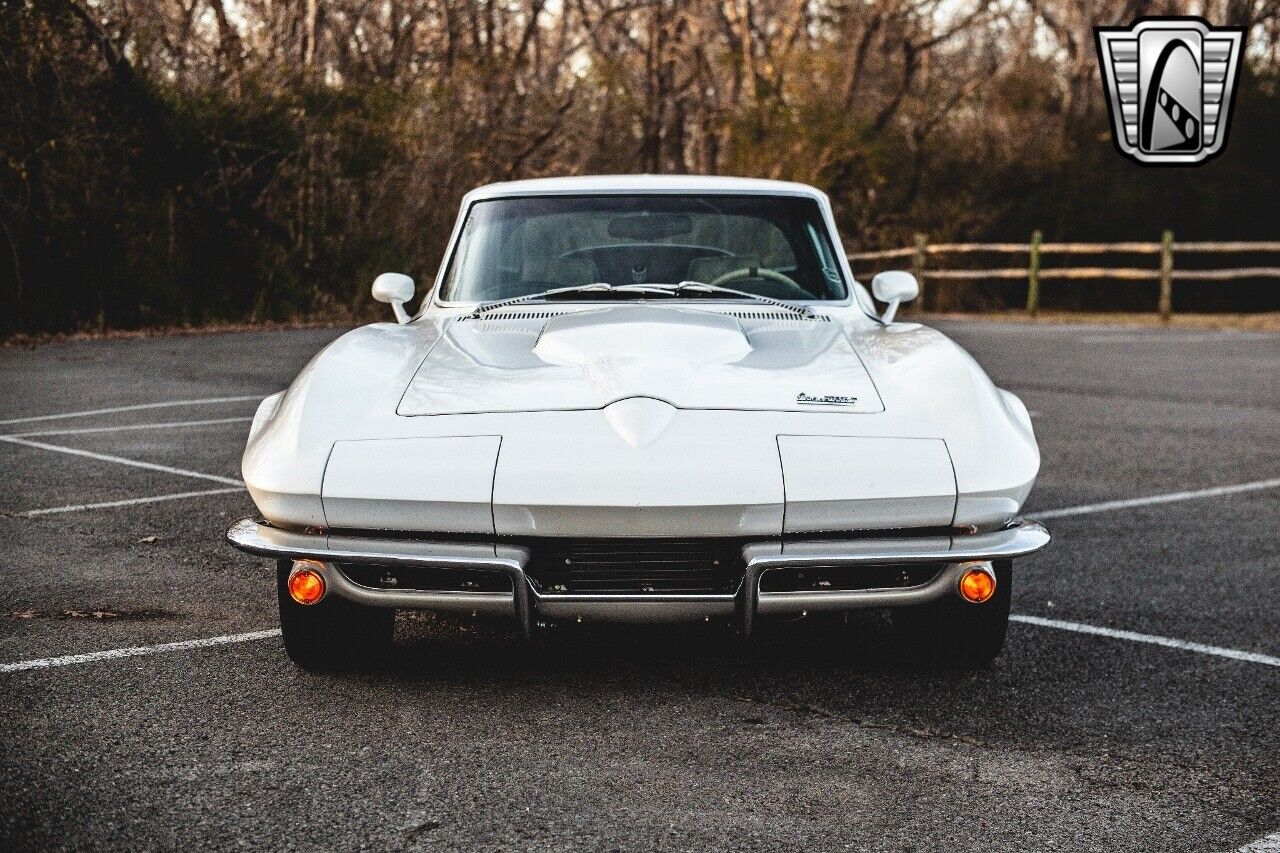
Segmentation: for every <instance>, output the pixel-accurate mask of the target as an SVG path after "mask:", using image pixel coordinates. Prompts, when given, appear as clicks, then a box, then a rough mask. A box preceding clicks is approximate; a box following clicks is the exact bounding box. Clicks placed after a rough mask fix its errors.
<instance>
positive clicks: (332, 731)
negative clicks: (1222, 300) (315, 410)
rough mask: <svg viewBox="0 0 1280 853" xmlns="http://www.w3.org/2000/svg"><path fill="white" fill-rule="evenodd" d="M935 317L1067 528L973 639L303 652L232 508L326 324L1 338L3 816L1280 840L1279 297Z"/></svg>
mask: <svg viewBox="0 0 1280 853" xmlns="http://www.w3.org/2000/svg"><path fill="white" fill-rule="evenodd" d="M941 325H943V326H944V328H945V330H946V331H948V332H950V333H951V334H953V335H954V336H955V337H957V338H958V339H960V340H961V341H962V342H963V343H964V344H965V345H966V346H968V347H969V349H970V351H971V352H973V353H974V354H975V355H976V356H977V357H978V359H979V360H980V361H981V362H982V363H983V364H984V365H985V366H986V367H987V369H988V371H989V372H990V373H991V374H992V376H993V377H994V378H995V379H996V380H997V382H998V383H1000V384H1002V385H1004V386H1005V387H1009V388H1012V389H1013V390H1015V391H1016V392H1018V393H1019V394H1020V395H1021V396H1022V397H1023V399H1024V400H1025V401H1026V402H1027V405H1028V407H1029V408H1030V409H1031V411H1032V412H1033V416H1034V419H1035V424H1036V428H1037V431H1038V434H1039V438H1040V442H1041V449H1042V451H1043V455H1044V464H1043V470H1042V473H1041V477H1040V481H1039V484H1038V486H1037V489H1036V491H1035V493H1034V494H1033V495H1032V498H1031V501H1030V504H1029V506H1028V511H1029V512H1028V514H1030V515H1033V516H1035V515H1037V514H1039V515H1040V516H1041V517H1043V518H1044V520H1045V522H1046V524H1048V525H1049V526H1050V528H1051V530H1052V531H1053V532H1054V535H1055V541H1054V543H1053V545H1052V546H1051V547H1050V549H1048V550H1047V551H1045V552H1043V553H1042V554H1040V555H1037V556H1036V557H1034V558H1030V559H1027V560H1025V561H1021V562H1019V563H1018V564H1016V566H1015V585H1016V586H1015V591H1014V611H1015V613H1016V614H1018V616H1019V617H1020V618H1021V619H1022V620H1023V621H1019V622H1016V623H1015V624H1014V625H1012V626H1011V628H1010V637H1009V642H1008V645H1007V646H1006V650H1005V653H1004V654H1003V655H1002V656H1001V658H999V659H998V661H997V662H996V664H995V665H994V666H993V667H992V668H990V669H988V670H984V671H980V672H976V673H948V672H922V671H917V670H915V669H912V668H910V667H908V666H905V665H903V664H901V663H898V662H896V661H895V658H894V654H893V650H892V648H891V647H890V645H891V644H890V643H889V639H888V635H887V630H886V625H885V622H884V620H883V619H882V618H878V617H877V616H876V615H874V614H869V615H866V616H860V617H859V618H857V619H855V620H853V621H852V622H851V624H849V625H844V624H839V623H817V624H812V623H804V622H801V623H798V624H795V625H791V626H786V627H784V628H781V629H779V630H776V631H774V632H772V633H770V634H768V635H767V636H766V637H764V638H762V639H761V641H760V642H759V643H758V644H756V645H755V646H754V647H752V648H749V649H743V648H742V647H741V646H740V645H739V644H738V643H737V642H735V640H734V638H733V637H732V636H730V635H729V634H728V633H727V632H724V631H719V630H711V629H707V628H697V629H690V630H671V629H668V628H661V629H627V630H622V629H612V630H603V629H582V630H579V629H573V630H569V631H567V632H561V633H557V634H556V635H555V636H554V637H551V638H549V639H548V640H547V642H545V643H542V644H539V645H537V646H535V647H532V648H530V647H524V646H521V645H520V644H518V643H517V642H516V640H515V638H514V637H513V636H512V635H511V634H509V633H507V632H506V631H504V630H503V629H502V627H501V626H493V625H488V624H482V625H473V624H470V623H468V622H466V621H449V620H444V619H435V618H431V617H429V616H418V617H416V618H406V617H402V618H401V620H400V622H399V624H398V625H397V641H396V649H395V657H394V659H393V660H392V661H390V662H389V663H388V665H387V667H386V668H385V669H381V670H377V671H370V672H366V673H361V674H353V675H309V674H306V673H303V672H301V671H299V670H297V669H295V668H294V667H293V665H292V664H291V663H290V662H289V661H288V659H287V658H286V657H285V655H284V652H283V650H282V648H281V647H280V641H279V638H278V637H277V636H275V635H273V634H269V633H267V634H264V633H262V632H266V631H269V630H270V629H273V628H274V627H275V625H276V613H275V603H274V596H275V592H274V578H273V574H272V571H271V568H270V567H269V566H268V565H267V563H266V562H265V561H262V560H257V559H254V558H251V557H248V556H245V555H243V554H240V553H238V552H235V551H233V550H232V549H230V548H229V547H227V546H226V545H224V544H223V542H222V532H223V530H224V529H225V527H226V526H227V524H228V523H229V522H230V521H232V520H233V519H234V518H236V517H239V516H242V515H248V514H251V513H252V505H251V503H250V501H249V499H248V497H247V496H246V495H245V493H244V492H243V491H241V490H239V488H238V486H237V485H236V478H237V477H238V469H239V454H240V450H241V448H242V446H243V441H244V436H245V433H246V432H247V429H248V419H249V417H250V416H251V415H252V413H253V410H254V407H255V401H256V400H257V399H258V398H261V397H262V396H265V395H266V394H268V393H271V392H274V391H276V390H278V389H280V388H282V387H283V386H284V384H285V383H286V382H287V381H288V380H289V379H290V378H292V376H293V375H294V374H295V373H296V372H297V370H298V369H299V368H300V367H301V366H302V365H303V364H304V363H305V362H306V361H307V359H308V358H310V356H311V355H312V354H313V353H314V352H315V351H316V350H317V349H318V348H319V347H320V346H321V345H322V344H324V343H325V342H327V341H328V340H331V339H332V338H333V337H335V336H336V335H337V334H338V332H337V331H326V330H303V331H288V332H270V333H237V334H226V335H208V336H194V337H170V338H150V339H142V340H117V341H83V342H71V343H62V344H51V345H47V346H42V347H40V348H37V349H35V350H30V351H29V350H21V349H4V350H0V401H3V402H0V435H8V436H14V435H17V436H18V437H17V438H16V439H15V438H8V439H4V440H0V538H2V539H3V542H4V543H5V547H4V548H3V551H0V577H3V593H2V596H3V601H4V606H3V607H0V848H3V849H6V850H13V849H37V848H69V849H90V848H92V849H102V848H119V849H142V848H176V847H186V848H201V849H203V848H209V849H231V848H240V847H249V848H257V849H287V848H298V849H321V848H328V849H356V848H373V849H386V848H428V849H431V848H437V849H448V848H457V847H465V848H468V849H472V848H474V849H510V848H517V849H619V850H634V849H691V850H709V849H723V850H730V849H731V850H742V849H769V850H775V849H801V848H804V849H855V850H904V851H905V850H934V849H951V850H1004V849H1009V850H1047V849H1062V850H1109V851H1112V850H1133V851H1152V850H1161V851H1164V850H1168V851H1175V850H1187V851H1211V850H1223V851H1225V850H1236V849H1240V848H1242V847H1243V848H1245V849H1249V850H1257V851H1262V850H1270V851H1276V850H1280V725H1278V723H1280V594H1278V593H1277V575H1278V574H1280V535H1277V528H1280V336H1274V335H1270V336H1269V335H1262V334H1249V333H1239V332H1219V331H1194V330H1166V329H1146V328H1144V329H1134V328H1122V327H1093V326H1074V327H1067V326H1023V325H1019V324H1004V323H985V322H983V323H966V324H956V323H950V324H941ZM171 404H172V405H171ZM86 412H90V413H88V414H85V413H86ZM155 424H171V425H170V426H148V425H155ZM36 433H39V434H36ZM189 493H199V494H189ZM175 494H182V495H184V496H182V497H176V498H173V497H170V496H172V495H175ZM152 498H161V499H159V500H152ZM210 638H222V639H215V640H212V641H210V643H203V642H193V643H189V644H187V645H183V646H179V647H170V648H164V647H161V648H158V649H157V648H156V646H157V645H161V646H162V645H163V644H169V643H184V642H186V641H205V640H210ZM120 649H134V650H136V651H137V653H133V652H130V653H127V654H126V653H122V652H120V651H118V650H120ZM98 653H107V654H98ZM76 655H87V656H88V657H87V658H75V657H71V658H69V659H68V658H67V656H76ZM1269 836H1270V840H1268V837H1269ZM1268 845H1269V846H1268Z"/></svg>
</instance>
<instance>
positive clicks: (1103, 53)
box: [1093, 18, 1244, 166]
mask: <svg viewBox="0 0 1280 853" xmlns="http://www.w3.org/2000/svg"><path fill="white" fill-rule="evenodd" d="M1093 32H1094V35H1095V36H1096V37H1097V40H1098V60H1099V62H1100V63H1101V65H1102V82H1103V84H1104V86H1105V87H1106V91H1107V106H1108V108H1109V109H1110V111H1111V125H1112V134H1113V138H1114V139H1115V143H1116V147H1118V148H1119V149H1120V153H1122V154H1124V155H1125V156H1126V157H1130V158H1132V159H1134V160H1136V161H1137V162H1139V163H1142V164H1144V165H1148V166H1156V165H1175V166H1176V165H1183V166H1185V165H1194V164H1197V163H1202V162H1204V161H1205V160H1208V159H1209V158H1210V157H1213V156H1214V155H1216V154H1218V153H1220V152H1221V151H1222V149H1223V147H1224V146H1225V145H1226V144H1227V121H1228V119H1229V118H1230V115H1231V100H1232V97H1233V96H1234V95H1235V86H1236V79H1237V77H1238V76H1239V72H1240V43H1241V41H1243V39H1244V30H1243V29H1241V28H1239V27H1213V26H1210V25H1209V24H1208V23H1207V22H1205V21H1203V20H1201V19H1200V18H1143V19H1140V20H1139V21H1137V22H1136V23H1134V24H1133V25H1132V26H1128V27H1095V28H1094V31H1093Z"/></svg>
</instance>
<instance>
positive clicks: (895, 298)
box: [871, 270, 920, 323]
mask: <svg viewBox="0 0 1280 853" xmlns="http://www.w3.org/2000/svg"><path fill="white" fill-rule="evenodd" d="M871 292H872V293H873V294H874V295H875V297H876V299H879V300H880V301H881V302H883V303H885V305H886V307H885V309H884V313H883V314H882V315H880V319H881V320H882V321H884V322H885V323H892V322H893V317H894V315H895V314H897V313H898V306H899V305H901V304H902V303H903V302H910V301H911V300H912V299H915V298H916V297H917V296H919V295H920V282H918V281H916V277H915V276H913V275H912V274H911V273H909V272H902V271H901V270H891V271H889V272H882V273H877V274H876V277H875V278H873V279H871Z"/></svg>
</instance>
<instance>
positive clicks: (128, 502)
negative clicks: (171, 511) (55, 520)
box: [14, 486, 248, 518]
mask: <svg viewBox="0 0 1280 853" xmlns="http://www.w3.org/2000/svg"><path fill="white" fill-rule="evenodd" d="M244 491H248V490H247V489H245V487H244V486H228V487H227V488H225V489H204V490H203V491H199V492H174V493H173V494H168V495H151V496H150V497H145V498H125V499H124V500H118V501H99V502H98V503H91V504H68V505H67V506H50V507H45V508H43V509H29V510H26V511H24V512H15V513H14V515H17V516H20V517H23V518H35V517H36V516H41V515H56V514H58V513H62V512H79V511H80V510H84V509H111V508H112V507H118V506H134V505H136V504H154V503H160V502H161V501H176V500H180V499H182V498H202V497H204V496H205V495H229V494H231V493H232V492H244Z"/></svg>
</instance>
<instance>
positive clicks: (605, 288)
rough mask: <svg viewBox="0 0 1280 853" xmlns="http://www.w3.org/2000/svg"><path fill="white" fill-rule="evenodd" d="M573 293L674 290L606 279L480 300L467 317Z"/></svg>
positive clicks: (667, 292) (670, 293) (670, 292)
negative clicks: (522, 294)
mask: <svg viewBox="0 0 1280 853" xmlns="http://www.w3.org/2000/svg"><path fill="white" fill-rule="evenodd" d="M574 293H610V294H613V293H618V294H623V295H626V294H628V293H655V294H658V295H661V296H674V295H676V292H675V291H673V290H672V289H671V288H670V287H666V286H661V285H656V284H617V285H614V284H609V283H608V282H607V281H597V282H594V283H592V284H575V285H573V286H572V287H553V288H552V289H551V290H543V291H540V292H538V293H528V294H525V295H524V296H513V297H511V298H510V299H497V300H494V301H493V302H482V303H481V304H479V305H477V306H476V307H475V308H473V309H472V311H471V313H470V314H468V315H467V316H468V317H478V316H479V315H481V314H483V313H485V312H486V311H492V310H494V309H495V308H506V307H507V306H508V305H521V304H523V303H525V302H536V301H537V300H539V299H549V298H552V297H556V296H562V295H568V294H574Z"/></svg>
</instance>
